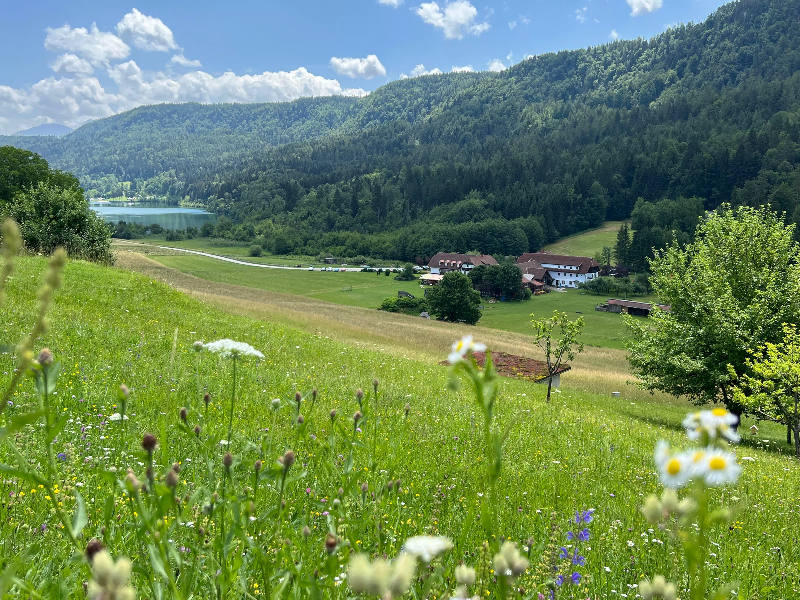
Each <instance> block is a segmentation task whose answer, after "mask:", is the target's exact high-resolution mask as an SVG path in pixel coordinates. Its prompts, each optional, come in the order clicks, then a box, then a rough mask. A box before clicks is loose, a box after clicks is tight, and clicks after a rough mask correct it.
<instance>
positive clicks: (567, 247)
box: [542, 221, 623, 257]
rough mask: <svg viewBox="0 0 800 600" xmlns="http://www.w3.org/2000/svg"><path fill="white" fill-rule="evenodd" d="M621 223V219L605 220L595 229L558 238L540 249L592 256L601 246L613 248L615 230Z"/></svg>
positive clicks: (615, 240) (554, 252) (617, 229)
mask: <svg viewBox="0 0 800 600" xmlns="http://www.w3.org/2000/svg"><path fill="white" fill-rule="evenodd" d="M622 223H623V222H622V221H606V222H605V223H603V225H602V226H601V227H598V228H597V229H592V230H591V231H586V232H584V233H579V234H577V235H571V236H569V237H566V238H563V239H560V240H558V241H557V242H555V243H553V244H548V245H547V246H545V247H544V248H542V250H546V251H548V252H552V253H553V254H566V255H568V256H591V257H594V256H595V255H596V254H598V253H599V252H600V251H601V250H602V249H603V246H608V247H609V248H612V249H613V248H614V244H615V243H616V242H617V232H618V231H619V228H620V226H621V225H622Z"/></svg>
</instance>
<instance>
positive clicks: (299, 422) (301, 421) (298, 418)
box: [297, 415, 305, 425]
mask: <svg viewBox="0 0 800 600" xmlns="http://www.w3.org/2000/svg"><path fill="white" fill-rule="evenodd" d="M303 421H305V418H303V415H297V424H298V425H302V424H303Z"/></svg>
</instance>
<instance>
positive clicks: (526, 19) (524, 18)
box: [519, 15, 531, 25]
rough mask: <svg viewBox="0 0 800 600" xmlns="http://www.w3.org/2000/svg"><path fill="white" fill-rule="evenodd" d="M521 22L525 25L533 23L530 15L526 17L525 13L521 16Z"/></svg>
mask: <svg viewBox="0 0 800 600" xmlns="http://www.w3.org/2000/svg"><path fill="white" fill-rule="evenodd" d="M519 22H520V23H522V24H523V25H530V24H531V20H530V19H529V18H528V17H525V16H523V15H520V16H519Z"/></svg>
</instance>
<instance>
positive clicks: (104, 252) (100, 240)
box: [0, 146, 113, 263]
mask: <svg viewBox="0 0 800 600" xmlns="http://www.w3.org/2000/svg"><path fill="white" fill-rule="evenodd" d="M0 217H2V218H6V217H10V218H12V219H14V220H15V221H16V222H17V224H18V225H19V229H20V232H21V233H22V240H23V243H24V244H25V248H26V249H27V250H29V251H31V252H42V253H45V254H50V253H52V252H53V251H54V250H55V249H56V248H58V247H63V248H64V249H66V250H67V252H68V253H69V254H70V256H72V257H75V258H83V259H86V260H92V261H97V262H105V263H110V262H112V261H113V257H112V254H111V248H110V242H111V230H110V228H109V227H108V226H107V225H106V223H105V222H104V221H103V219H102V218H101V217H100V216H99V215H97V213H95V212H94V211H93V210H92V209H91V208H89V203H88V202H87V201H86V198H84V195H83V189H81V186H80V184H79V183H78V180H77V179H75V177H73V176H72V175H70V174H69V173H62V172H61V171H56V170H53V169H50V168H49V166H48V164H47V161H45V160H44V159H43V158H41V157H40V156H38V155H37V154H34V153H32V152H28V151H26V150H19V149H18V148H12V147H9V146H6V147H3V148H0Z"/></svg>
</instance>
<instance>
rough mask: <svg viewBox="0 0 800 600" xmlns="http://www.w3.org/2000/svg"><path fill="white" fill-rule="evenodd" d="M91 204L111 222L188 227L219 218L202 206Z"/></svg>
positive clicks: (198, 226) (131, 203) (138, 203)
mask: <svg viewBox="0 0 800 600" xmlns="http://www.w3.org/2000/svg"><path fill="white" fill-rule="evenodd" d="M89 206H90V208H91V209H92V210H94V211H95V212H97V213H98V214H99V215H100V216H102V217H103V218H104V219H105V220H106V221H108V222H109V223H117V222H119V221H125V222H126V223H139V224H141V225H151V224H153V223H158V224H159V225H161V226H162V227H164V228H165V229H186V228H187V227H197V228H198V229H199V228H200V227H202V226H203V223H206V222H208V221H211V222H212V223H213V222H214V221H216V220H217V216H216V215H215V214H213V213H210V212H208V211H205V210H203V209H202V208H181V207H180V206H168V205H165V204H159V203H149V202H136V203H133V202H90V203H89Z"/></svg>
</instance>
